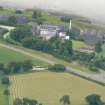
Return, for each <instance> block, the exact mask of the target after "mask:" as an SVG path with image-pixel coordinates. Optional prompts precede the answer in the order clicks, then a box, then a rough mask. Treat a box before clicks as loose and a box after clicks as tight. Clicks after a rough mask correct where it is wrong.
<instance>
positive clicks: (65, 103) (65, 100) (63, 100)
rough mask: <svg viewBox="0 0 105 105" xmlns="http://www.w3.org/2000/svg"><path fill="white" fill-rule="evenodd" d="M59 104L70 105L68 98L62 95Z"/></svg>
mask: <svg viewBox="0 0 105 105" xmlns="http://www.w3.org/2000/svg"><path fill="white" fill-rule="evenodd" d="M60 103H61V104H63V105H70V97H69V96H68V95H64V96H63V97H62V98H61V99H60Z"/></svg>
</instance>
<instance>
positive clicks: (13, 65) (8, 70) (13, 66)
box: [0, 60, 33, 74]
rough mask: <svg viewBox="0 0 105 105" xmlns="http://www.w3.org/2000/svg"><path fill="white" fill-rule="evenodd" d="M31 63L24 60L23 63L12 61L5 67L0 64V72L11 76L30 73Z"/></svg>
mask: <svg viewBox="0 0 105 105" xmlns="http://www.w3.org/2000/svg"><path fill="white" fill-rule="evenodd" d="M32 66H33V64H32V61H31V60H25V61H13V62H9V63H8V64H7V65H5V64H3V63H0V72H2V73H4V74H12V73H19V72H25V71H30V70H31V69H32Z"/></svg>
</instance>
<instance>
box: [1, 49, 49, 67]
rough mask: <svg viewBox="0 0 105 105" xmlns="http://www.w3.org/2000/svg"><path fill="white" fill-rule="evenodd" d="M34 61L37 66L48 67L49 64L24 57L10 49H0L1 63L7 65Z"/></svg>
mask: <svg viewBox="0 0 105 105" xmlns="http://www.w3.org/2000/svg"><path fill="white" fill-rule="evenodd" d="M28 59H30V60H32V61H33V64H34V65H36V66H47V65H48V64H47V63H45V62H42V61H40V60H38V59H35V58H32V57H30V56H27V55H24V54H22V53H19V52H15V51H12V50H10V49H7V48H4V47H0V63H5V64H7V63H8V62H11V61H24V60H28Z"/></svg>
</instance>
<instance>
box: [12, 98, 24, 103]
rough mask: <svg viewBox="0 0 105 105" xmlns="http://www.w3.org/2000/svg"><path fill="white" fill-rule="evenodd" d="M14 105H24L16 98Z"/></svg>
mask: <svg viewBox="0 0 105 105" xmlns="http://www.w3.org/2000/svg"><path fill="white" fill-rule="evenodd" d="M13 105H23V103H22V100H21V99H19V98H16V99H15V100H14V102H13Z"/></svg>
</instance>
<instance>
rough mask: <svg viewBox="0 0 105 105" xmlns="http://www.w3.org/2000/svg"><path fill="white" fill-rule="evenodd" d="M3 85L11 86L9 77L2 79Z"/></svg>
mask: <svg viewBox="0 0 105 105" xmlns="http://www.w3.org/2000/svg"><path fill="white" fill-rule="evenodd" d="M2 84H3V85H9V84H10V81H9V78H8V77H4V78H2Z"/></svg>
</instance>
